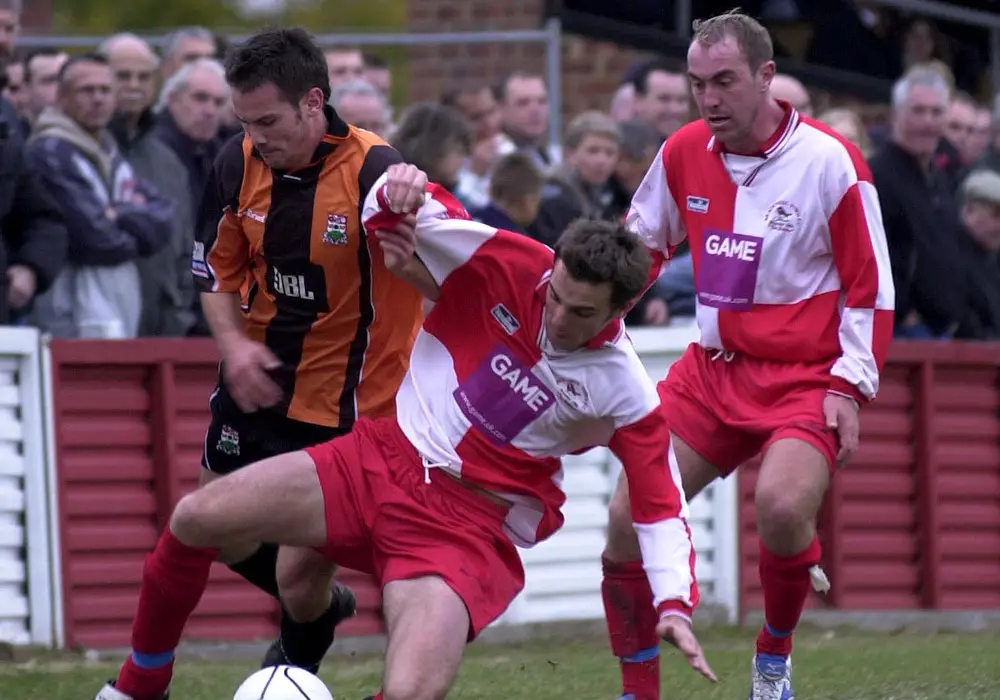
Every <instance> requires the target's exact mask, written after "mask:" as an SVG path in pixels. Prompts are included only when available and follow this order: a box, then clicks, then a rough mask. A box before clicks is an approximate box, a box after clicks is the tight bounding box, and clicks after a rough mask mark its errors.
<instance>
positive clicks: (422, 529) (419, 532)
mask: <svg viewBox="0 0 1000 700" xmlns="http://www.w3.org/2000/svg"><path fill="white" fill-rule="evenodd" d="M306 452H307V453H308V454H309V456H310V457H312V459H313V461H314V462H315V463H316V471H317V472H318V473H319V480H320V484H321V485H322V488H323V499H324V501H325V504H326V536H327V545H326V547H324V548H322V550H321V551H322V552H323V554H324V555H326V556H328V557H330V559H331V560H333V561H335V562H336V563H337V564H340V565H343V566H346V567H348V568H351V569H356V570H358V571H364V572H366V573H370V574H373V575H374V576H375V577H376V579H378V582H379V585H380V586H382V587H384V586H385V585H386V584H387V583H389V582H390V581H399V580H403V579H412V578H417V577H420V576H440V577H441V578H442V579H444V581H445V582H446V583H447V584H448V585H449V586H450V587H451V588H452V590H454V591H455V593H457V594H458V596H459V597H460V598H461V599H462V601H463V602H464V603H465V607H466V608H467V609H468V611H469V620H470V629H469V641H472V639H474V638H475V637H476V636H477V635H478V634H479V633H480V632H481V631H482V630H483V629H484V628H485V627H486V626H487V625H489V624H490V623H491V622H493V620H495V619H496V618H497V617H499V616H500V615H501V614H502V613H503V611H504V610H506V609H507V607H508V606H509V605H510V604H511V602H512V601H513V600H514V598H515V597H516V596H517V594H518V593H520V592H521V589H522V588H524V569H523V568H522V566H521V559H520V556H519V555H518V552H517V548H516V547H515V546H514V544H513V543H512V542H511V541H510V539H509V538H508V537H507V535H505V534H504V531H503V523H504V519H505V518H506V516H507V509H506V508H504V507H502V506H500V505H498V504H496V503H493V502H491V501H489V500H488V499H487V498H486V497H485V496H483V495H481V494H477V493H476V492H475V491H473V490H471V489H470V488H468V487H467V486H464V485H462V484H461V483H459V482H458V481H457V480H455V479H452V478H451V477H449V476H447V475H445V474H442V473H441V472H440V470H437V469H431V470H430V481H431V483H429V484H428V483H425V472H424V467H423V462H422V461H421V458H420V455H419V454H418V453H417V451H416V450H415V449H414V448H413V446H412V445H411V444H410V442H409V440H407V439H406V436H405V435H403V432H402V431H401V430H400V428H399V426H398V424H397V423H396V421H395V419H392V418H388V419H380V420H368V419H361V420H359V421H358V422H357V423H355V425H354V428H353V429H352V430H351V432H350V433H349V434H347V435H344V436H342V437H338V438H336V439H334V440H331V441H330V442H324V443H322V444H320V445H316V446H315V447H310V448H308V449H307V450H306ZM414 604H415V605H419V604H420V601H414Z"/></svg>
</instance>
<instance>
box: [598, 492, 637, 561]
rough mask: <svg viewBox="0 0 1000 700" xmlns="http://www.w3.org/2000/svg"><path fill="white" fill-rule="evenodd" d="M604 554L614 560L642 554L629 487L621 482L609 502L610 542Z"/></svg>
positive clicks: (629, 559) (628, 559)
mask: <svg viewBox="0 0 1000 700" xmlns="http://www.w3.org/2000/svg"><path fill="white" fill-rule="evenodd" d="M604 556H605V557H606V558H608V559H611V560H612V561H632V560H633V559H638V558H639V557H640V556H641V552H640V551H639V539H638V537H637V536H636V534H635V527H634V526H633V525H632V509H631V506H630V505H629V500H628V489H627V488H624V487H623V486H622V485H621V484H620V485H619V487H618V488H617V489H616V490H615V493H614V494H613V495H612V496H611V503H610V504H608V542H607V545H606V546H605V548H604Z"/></svg>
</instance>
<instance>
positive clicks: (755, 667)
mask: <svg viewBox="0 0 1000 700" xmlns="http://www.w3.org/2000/svg"><path fill="white" fill-rule="evenodd" d="M750 700H795V693H794V692H793V691H792V659H791V657H788V658H785V657H781V656H774V655H772V654H757V655H756V656H754V658H753V661H752V662H751V663H750Z"/></svg>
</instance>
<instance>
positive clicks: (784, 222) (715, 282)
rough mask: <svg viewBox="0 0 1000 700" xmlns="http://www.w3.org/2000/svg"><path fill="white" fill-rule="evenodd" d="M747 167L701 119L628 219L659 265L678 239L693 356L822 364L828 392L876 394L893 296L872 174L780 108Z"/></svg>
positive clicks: (671, 143)
mask: <svg viewBox="0 0 1000 700" xmlns="http://www.w3.org/2000/svg"><path fill="white" fill-rule="evenodd" d="M784 106H785V108H786V110H787V116H786V118H785V121H784V123H783V124H782V125H781V127H779V129H778V131H777V132H776V134H775V135H774V137H773V138H772V140H771V142H769V143H767V144H765V147H764V148H763V149H762V150H761V152H760V153H758V154H756V155H752V156H744V155H737V154H732V153H726V152H725V151H724V149H723V148H722V145H721V144H720V143H719V142H718V141H716V140H715V138H714V137H713V136H712V134H711V132H710V131H709V129H708V126H707V125H706V124H705V123H704V122H703V121H701V120H698V121H696V122H692V123H690V124H688V125H686V126H685V127H683V128H682V129H680V130H679V131H677V132H676V133H675V134H674V135H673V136H671V137H670V138H669V139H668V140H667V142H666V143H665V144H664V145H663V148H662V149H661V151H660V153H659V155H658V157H657V158H656V160H655V161H654V162H653V165H652V166H651V167H650V169H649V171H648V172H647V173H646V177H645V179H644V180H643V182H642V184H641V185H640V186H639V189H638V191H637V192H636V194H635V197H634V198H633V200H632V206H631V208H630V211H629V214H628V225H629V227H630V228H631V229H632V230H633V231H635V232H636V233H637V234H639V235H640V236H641V237H642V238H643V239H644V240H645V241H646V243H647V245H648V246H649V247H650V248H651V249H653V251H654V252H658V253H659V254H660V255H659V256H658V257H659V260H660V261H662V260H663V259H664V258H665V257H668V256H669V254H670V251H672V250H673V248H674V247H676V246H677V245H678V244H679V243H680V242H681V241H683V240H684V238H685V237H687V238H688V239H689V242H690V248H691V255H692V258H693V262H694V274H695V289H696V296H697V320H698V327H699V329H700V331H701V341H700V342H701V345H703V346H705V347H707V348H716V349H719V350H732V351H736V352H742V353H746V354H747V355H751V356H753V357H757V358H760V359H764V360H776V361H783V362H820V361H826V360H829V361H830V364H831V380H830V388H831V390H832V391H836V392H838V393H842V394H846V395H848V396H851V397H853V398H855V399H857V400H858V401H860V402H862V403H864V402H866V401H869V400H871V399H873V398H875V394H876V393H877V392H878V383H879V371H880V369H881V367H882V364H883V363H884V362H885V356H886V352H887V351H888V347H889V342H890V340H891V338H892V324H893V307H894V303H895V291H894V289H893V284H892V274H891V270H890V267H889V253H888V249H887V246H886V241H885V230H884V229H883V226H882V214H881V210H880V208H879V202H878V194H877V192H876V191H875V187H874V185H873V184H872V178H871V172H870V171H869V169H868V165H867V163H865V161H864V159H863V157H862V156H861V153H860V152H859V151H858V150H857V148H856V147H855V146H854V145H853V144H850V143H849V142H847V141H846V140H845V139H843V138H842V137H841V136H839V135H838V134H836V133H835V132H834V131H833V130H832V129H830V128H829V127H827V126H825V125H823V124H821V123H820V122H817V121H815V120H813V119H809V118H805V117H801V116H799V114H798V113H797V112H796V111H795V110H794V109H792V108H791V107H790V106H788V105H787V104H786V105H784Z"/></svg>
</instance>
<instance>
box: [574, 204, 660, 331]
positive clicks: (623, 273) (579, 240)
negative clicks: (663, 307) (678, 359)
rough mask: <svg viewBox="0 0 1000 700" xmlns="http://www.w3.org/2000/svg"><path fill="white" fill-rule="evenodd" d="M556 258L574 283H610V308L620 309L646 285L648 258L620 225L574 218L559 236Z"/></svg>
mask: <svg viewBox="0 0 1000 700" xmlns="http://www.w3.org/2000/svg"><path fill="white" fill-rule="evenodd" d="M555 251H556V260H559V261H560V262H562V264H563V267H565V268H566V272H568V273H569V275H570V277H572V278H573V279H574V280H576V281H578V282H588V283H590V284H595V285H600V284H609V285H611V307H612V308H613V309H615V310H616V311H617V310H621V309H624V308H625V307H626V306H628V304H629V303H630V302H631V301H632V300H633V299H635V297H637V296H638V295H639V292H641V291H642V289H643V287H645V286H646V281H647V278H648V277H649V266H650V264H651V262H652V261H651V260H650V257H649V251H648V250H646V246H645V245H643V244H642V241H640V240H639V238H638V237H637V236H636V235H635V234H634V233H632V232H631V231H629V230H628V229H627V228H625V226H624V225H623V224H620V223H617V222H613V221H595V220H593V219H577V220H576V221H574V222H573V223H571V224H570V225H569V227H568V228H567V229H566V230H565V231H563V233H562V235H561V236H559V240H558V241H556V246H555Z"/></svg>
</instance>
